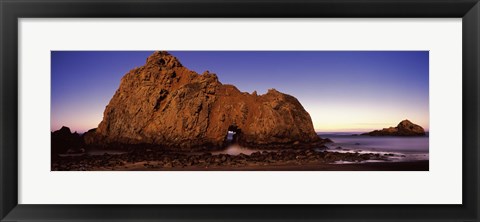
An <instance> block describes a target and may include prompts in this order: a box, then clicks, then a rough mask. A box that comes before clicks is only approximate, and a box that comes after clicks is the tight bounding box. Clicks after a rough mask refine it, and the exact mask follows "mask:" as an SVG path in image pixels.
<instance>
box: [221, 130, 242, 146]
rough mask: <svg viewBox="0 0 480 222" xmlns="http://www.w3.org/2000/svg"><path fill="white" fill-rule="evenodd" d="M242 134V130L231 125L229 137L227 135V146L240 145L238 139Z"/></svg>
mask: <svg viewBox="0 0 480 222" xmlns="http://www.w3.org/2000/svg"><path fill="white" fill-rule="evenodd" d="M241 133H242V130H241V129H240V128H238V127H237V126H236V125H230V126H229V127H228V131H227V135H226V138H225V140H226V144H227V145H230V144H238V138H239V136H240V134H241Z"/></svg>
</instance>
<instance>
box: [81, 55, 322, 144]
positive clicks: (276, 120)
mask: <svg viewBox="0 0 480 222" xmlns="http://www.w3.org/2000/svg"><path fill="white" fill-rule="evenodd" d="M103 115H104V116H103V120H102V122H101V123H100V124H99V125H98V128H97V129H96V130H91V131H90V132H88V133H86V134H85V141H86V142H87V143H88V144H91V145H104V146H108V145H114V144H153V145H158V146H162V147H165V148H172V149H179V150H196V149H217V148H220V147H224V146H225V145H226V144H227V133H228V131H233V132H235V133H236V134H235V139H234V140H235V142H237V143H238V144H240V145H242V146H246V147H256V148H265V149H271V148H304V147H313V146H317V145H319V144H322V143H323V142H324V140H322V139H321V138H319V137H318V136H317V134H316V133H315V131H314V128H313V124H312V120H311V117H310V115H309V114H308V112H307V111H305V109H304V108H303V106H302V105H301V104H300V102H299V101H298V100H297V99H296V98H295V97H293V96H290V95H287V94H284V93H281V92H279V91H277V90H275V89H270V90H268V92H267V93H266V94H264V95H257V93H256V92H253V93H252V94H249V93H247V92H240V91H239V90H238V89H237V88H236V87H235V86H233V85H227V84H222V83H221V82H219V80H218V77H217V75H215V74H213V73H210V72H208V71H206V72H204V73H203V74H201V75H200V74H198V73H196V72H194V71H191V70H189V69H187V68H186V67H184V66H183V65H182V64H181V63H180V61H179V60H178V59H177V58H176V57H174V56H172V55H171V54H169V53H168V52H155V53H153V54H152V55H151V56H150V57H149V58H148V59H147V61H146V64H145V65H144V66H142V67H139V68H135V69H133V70H131V71H130V72H128V73H127V74H126V75H125V76H124V77H123V78H122V80H121V82H120V87H119V88H118V90H117V91H116V92H115V95H114V96H113V98H112V99H111V100H110V103H109V104H108V105H107V107H106V109H105V111H104V114H103Z"/></svg>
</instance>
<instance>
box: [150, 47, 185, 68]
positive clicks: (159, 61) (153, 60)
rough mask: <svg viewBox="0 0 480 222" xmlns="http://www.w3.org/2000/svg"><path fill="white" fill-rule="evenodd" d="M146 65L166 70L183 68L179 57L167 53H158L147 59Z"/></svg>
mask: <svg viewBox="0 0 480 222" xmlns="http://www.w3.org/2000/svg"><path fill="white" fill-rule="evenodd" d="M146 65H154V66H160V67H164V68H174V67H183V65H182V63H180V61H179V60H178V59H177V57H175V56H173V55H172V54H170V53H168V52H166V51H156V52H154V53H153V54H152V55H150V56H149V57H148V58H147V64H146Z"/></svg>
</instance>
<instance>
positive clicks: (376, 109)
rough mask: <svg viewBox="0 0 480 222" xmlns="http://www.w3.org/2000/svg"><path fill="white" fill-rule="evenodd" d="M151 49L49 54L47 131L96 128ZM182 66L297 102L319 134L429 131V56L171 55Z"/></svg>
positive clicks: (303, 53) (248, 89)
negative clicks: (404, 124) (409, 125)
mask: <svg viewBox="0 0 480 222" xmlns="http://www.w3.org/2000/svg"><path fill="white" fill-rule="evenodd" d="M152 52H153V51H52V53H51V68H52V81H51V83H52V86H51V87H52V96H51V99H52V106H51V108H52V109H51V130H52V131H54V130H58V129H59V128H61V127H62V126H68V127H70V129H71V130H72V131H78V132H80V133H81V132H85V131H87V130H89V129H91V128H96V127H97V126H98V124H99V123H100V121H101V120H102V117H103V110H104V109H105V106H106V105H107V104H108V102H109V101H110V99H111V98H112V96H113V94H114V93H115V91H116V89H117V88H118V86H119V84H120V79H121V77H122V76H123V75H125V74H126V73H127V72H128V71H129V70H131V69H133V68H134V67H139V66H142V65H143V64H144V63H145V61H146V58H147V57H148V56H149V55H150V54H151V53H152ZM169 52H170V53H171V54H172V55H174V56H176V57H177V58H178V59H179V60H180V62H181V63H182V64H183V65H184V66H186V67H187V68H189V69H191V70H194V71H196V72H198V73H202V72H203V71H205V70H209V71H210V72H213V73H216V74H217V75H218V78H219V80H220V81H221V82H222V83H227V84H233V85H235V86H236V87H237V88H238V89H239V90H240V91H245V92H250V93H251V92H253V91H254V90H256V91H257V92H258V94H263V93H266V92H267V90H268V89H270V88H275V89H277V90H278V91H280V92H283V93H287V94H290V95H292V96H295V97H296V98H297V99H298V100H299V101H300V103H301V104H302V105H303V106H304V108H305V109H306V110H307V111H308V112H309V113H310V116H311V117H312V121H313V124H314V127H315V130H316V131H317V132H365V131H370V130H373V129H381V128H385V127H389V126H396V125H397V124H398V123H399V122H400V121H401V120H404V119H409V120H411V121H412V122H414V123H416V124H419V125H420V126H422V127H423V128H425V130H427V131H428V129H429V110H428V107H429V103H428V92H429V53H428V51H169Z"/></svg>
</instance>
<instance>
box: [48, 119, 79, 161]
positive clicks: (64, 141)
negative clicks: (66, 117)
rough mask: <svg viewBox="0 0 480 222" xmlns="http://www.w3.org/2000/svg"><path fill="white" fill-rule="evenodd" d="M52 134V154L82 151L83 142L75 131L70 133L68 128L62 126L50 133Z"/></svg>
mask: <svg viewBox="0 0 480 222" xmlns="http://www.w3.org/2000/svg"><path fill="white" fill-rule="evenodd" d="M51 136H52V151H51V152H52V155H55V154H65V153H81V152H84V150H83V147H84V142H83V139H82V137H81V136H80V135H79V134H78V133H77V132H74V133H72V132H71V131H70V128H68V127H65V126H63V127H62V128H61V129H59V130H57V131H54V132H52V133H51Z"/></svg>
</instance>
